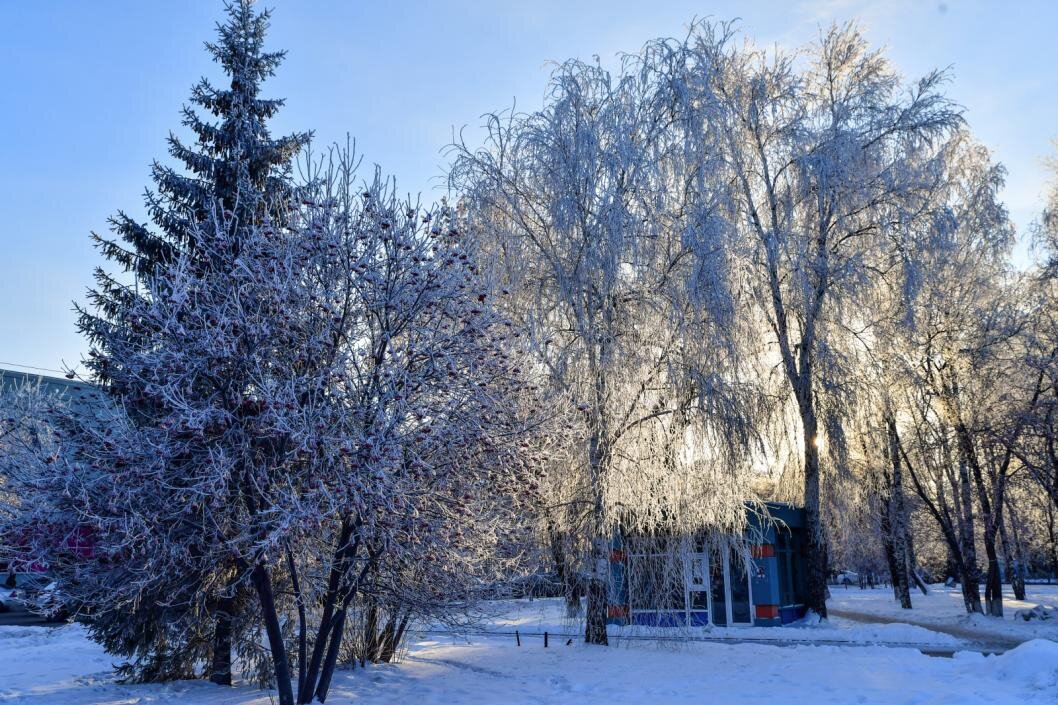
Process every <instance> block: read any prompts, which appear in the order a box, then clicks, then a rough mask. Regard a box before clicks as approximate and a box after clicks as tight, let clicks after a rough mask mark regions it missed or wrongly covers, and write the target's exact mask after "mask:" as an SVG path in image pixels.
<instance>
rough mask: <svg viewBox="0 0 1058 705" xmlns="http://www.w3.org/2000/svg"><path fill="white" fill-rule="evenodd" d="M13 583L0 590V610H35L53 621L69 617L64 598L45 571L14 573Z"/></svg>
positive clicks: (60, 620)
mask: <svg viewBox="0 0 1058 705" xmlns="http://www.w3.org/2000/svg"><path fill="white" fill-rule="evenodd" d="M14 583H15V585H14V587H13V588H9V589H5V590H0V605H2V606H3V607H2V609H0V612H35V613H37V614H39V615H41V616H42V617H44V618H45V619H47V620H49V621H55V622H62V621H65V620H67V619H69V618H70V611H69V609H68V608H67V605H66V600H65V598H64V597H63V596H62V594H61V593H60V592H59V590H58V585H57V584H56V582H55V580H54V579H53V578H52V577H51V576H50V575H48V574H47V573H16V574H15V580H14Z"/></svg>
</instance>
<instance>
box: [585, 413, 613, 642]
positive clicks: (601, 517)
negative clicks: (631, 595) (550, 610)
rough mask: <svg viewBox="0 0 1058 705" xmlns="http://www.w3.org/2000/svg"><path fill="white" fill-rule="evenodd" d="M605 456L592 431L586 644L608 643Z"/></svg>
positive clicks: (603, 444) (590, 444)
mask: <svg viewBox="0 0 1058 705" xmlns="http://www.w3.org/2000/svg"><path fill="white" fill-rule="evenodd" d="M600 425H601V424H600ZM608 458H609V453H608V449H607V448H605V443H604V442H603V440H602V439H601V438H600V434H598V433H593V434H592V436H591V438H590V439H589V441H588V463H589V464H590V466H591V468H590V469H591V485H592V494H593V497H592V519H591V528H592V541H591V566H590V569H589V571H588V572H589V576H588V586H587V593H588V600H587V602H588V609H587V614H586V615H585V619H584V641H585V643H588V644H599V645H603V646H605V645H607V644H609V643H610V642H609V639H608V638H607V636H606V613H607V606H608V604H607V603H608V597H609V595H608V594H607V593H608V580H609V565H610V564H609V560H610V552H609V545H610V537H609V536H607V535H606V533H607V532H606V516H605V513H604V508H603V495H602V478H603V474H604V472H603V469H604V466H605V464H606V463H607V461H608Z"/></svg>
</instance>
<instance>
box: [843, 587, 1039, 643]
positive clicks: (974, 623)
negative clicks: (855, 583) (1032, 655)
mask: <svg viewBox="0 0 1058 705" xmlns="http://www.w3.org/2000/svg"><path fill="white" fill-rule="evenodd" d="M1004 587H1006V586H1004ZM1027 598H1028V599H1026V600H1024V601H1020V600H1015V599H1014V596H1013V595H1011V594H1009V593H1008V592H1007V591H1006V590H1005V591H1004V596H1003V603H1004V604H1003V607H1004V614H1003V617H1002V618H997V617H986V616H984V615H982V614H975V615H968V614H966V610H965V609H964V608H963V602H962V594H961V593H960V592H959V590H957V589H953V588H947V587H944V586H943V585H933V586H931V587H930V593H929V594H928V595H922V594H921V593H918V592H916V593H914V594H912V596H911V604H912V609H910V610H905V609H901V608H900V605H899V604H898V603H897V602H896V600H894V599H893V592H892V590H891V589H889V588H873V589H868V590H860V589H857V588H853V589H850V590H842V589H833V588H832V594H831V598H830V599H829V600H827V613H828V614H829V615H832V616H834V617H837V618H838V619H847V620H854V621H856V622H860V623H861V624H877V625H882V626H889V625H891V626H896V625H902V624H906V625H913V626H915V627H919V628H922V629H928V630H930V631H932V632H934V633H936V634H946V635H950V636H952V637H955V638H957V639H960V640H965V641H969V642H972V643H974V644H975V645H978V646H979V647H984V648H986V649H991V650H995V651H1003V650H1006V649H1010V648H1013V647H1015V646H1017V645H1018V644H1022V643H1024V642H1026V641H1029V640H1031V639H1040V638H1044V639H1051V640H1053V641H1058V620H1050V621H1046V622H1040V621H1032V622H1025V621H1023V620H1020V619H1016V618H1015V612H1016V611H1017V610H1023V609H1029V608H1031V607H1033V606H1035V605H1037V604H1042V605H1047V606H1050V607H1058V586H1055V585H1030V586H1029V591H1028V596H1027Z"/></svg>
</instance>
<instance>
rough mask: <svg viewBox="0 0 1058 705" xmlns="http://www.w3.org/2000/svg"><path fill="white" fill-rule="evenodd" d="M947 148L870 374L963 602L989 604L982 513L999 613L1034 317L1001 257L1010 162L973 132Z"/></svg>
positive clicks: (1032, 398) (1027, 407) (1028, 408)
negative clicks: (980, 549) (878, 369)
mask: <svg viewBox="0 0 1058 705" xmlns="http://www.w3.org/2000/svg"><path fill="white" fill-rule="evenodd" d="M940 157H941V159H940V161H938V162H937V164H938V165H939V166H940V171H939V172H938V177H939V182H938V183H939V188H938V191H937V197H936V198H937V200H936V205H935V206H934V207H933V208H932V209H931V217H930V218H929V219H928V221H927V222H926V223H925V225H924V227H921V228H919V229H918V230H917V234H916V240H915V243H914V246H913V248H912V249H909V250H908V251H907V252H908V257H909V262H908V266H907V269H906V278H905V279H904V282H905V285H904V286H903V287H902V288H898V289H896V290H894V291H893V292H892V293H891V296H890V298H889V304H888V305H889V306H890V307H891V308H890V313H889V316H888V319H887V320H884V321H883V322H882V324H881V325H880V326H879V328H878V331H877V334H876V336H875V337H876V340H877V343H876V345H875V348H876V350H877V351H878V352H879V353H880V355H879V359H880V360H883V361H884V362H883V363H882V364H883V365H884V367H885V371H884V372H883V373H881V374H879V375H878V376H877V378H876V381H875V383H874V384H875V389H876V390H878V392H879V393H882V394H884V396H885V398H886V399H887V404H888V405H887V406H886V407H885V414H884V415H885V416H886V420H885V424H886V428H887V429H888V430H887V435H888V438H889V439H890V443H889V447H890V448H891V450H890V451H889V453H890V455H891V457H892V458H894V459H896V460H897V461H898V462H900V463H901V464H902V465H903V467H904V468H905V469H906V471H907V474H908V479H909V480H910V481H911V485H912V487H913V488H914V491H915V492H916V494H917V495H918V497H919V499H920V500H921V502H922V503H923V506H924V508H925V510H926V511H927V512H928V514H929V515H930V516H931V518H932V519H933V520H934V521H935V523H936V526H937V528H938V529H939V531H940V532H941V534H942V536H943V537H944V540H945V542H946V543H947V547H948V552H949V555H950V557H951V560H952V562H953V564H954V566H955V568H956V570H957V572H958V573H959V578H960V582H961V583H962V586H963V597H964V602H965V605H966V609H967V611H969V612H975V611H976V612H980V611H982V607H981V603H980V596H979V593H978V582H979V578H980V573H979V567H978V558H977V547H976V544H977V535H978V534H977V531H978V524H980V527H979V528H980V531H981V533H980V538H981V542H982V543H983V545H984V548H985V554H986V556H985V557H986V561H987V573H986V575H985V607H986V609H987V612H988V613H989V614H995V615H1001V614H1002V595H1001V589H1000V585H999V576H1000V565H999V563H1000V559H999V554H998V543H999V540H1000V538H1001V534H1003V533H1004V532H1005V527H1004V524H1003V512H1004V507H1005V506H1006V500H1005V493H1006V487H1007V484H1008V481H1009V478H1010V476H1011V475H1012V474H1013V472H1014V470H1015V465H1014V463H1015V462H1016V457H1015V453H1014V451H1013V449H1014V448H1015V447H1017V446H1018V445H1020V443H1021V438H1022V434H1023V433H1024V431H1025V428H1026V420H1027V418H1028V415H1030V414H1031V412H1032V410H1033V409H1034V407H1035V406H1036V404H1037V402H1038V400H1039V396H1040V389H1039V376H1038V375H1033V374H1032V373H1031V371H1030V370H1029V369H1028V368H1026V367H1025V366H1024V365H1022V364H1020V360H1021V359H1022V358H1023V352H1022V351H1023V348H1024V336H1023V333H1024V328H1025V323H1026V320H1027V319H1026V315H1025V314H1026V311H1025V310H1024V309H1021V308H1019V307H1018V306H1017V305H1016V301H1017V300H1018V298H1019V294H1018V291H1019V288H1018V284H1017V282H1016V281H1015V280H1014V279H1013V278H1012V277H1011V273H1010V271H1009V269H1008V268H1007V265H1006V262H1007V261H1008V257H1007V255H1008V253H1009V249H1010V247H1011V246H1012V243H1013V237H1014V235H1013V228H1012V226H1011V224H1010V222H1009V219H1008V217H1007V213H1006V209H1005V207H1004V206H1003V205H1002V203H1001V202H1000V201H999V198H998V192H999V189H1000V188H1001V187H1002V184H1003V179H1004V171H1003V169H1002V167H1001V166H999V165H997V164H995V163H993V162H992V161H991V159H990V155H989V154H988V152H987V150H985V149H984V148H983V147H982V146H980V145H979V144H977V143H975V142H974V141H973V139H972V138H971V137H970V136H969V135H967V134H966V133H958V134H957V135H955V136H954V137H953V138H952V139H951V140H950V141H949V142H948V143H947V144H946V145H945V148H944V149H943V150H942V152H941V154H940ZM886 305H887V304H885V303H884V302H883V303H881V304H880V308H884V307H885V306H886Z"/></svg>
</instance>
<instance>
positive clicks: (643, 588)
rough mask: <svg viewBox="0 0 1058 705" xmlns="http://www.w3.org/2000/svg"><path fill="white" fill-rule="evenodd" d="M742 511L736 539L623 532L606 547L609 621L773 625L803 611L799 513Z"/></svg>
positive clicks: (784, 508) (775, 506)
mask: <svg viewBox="0 0 1058 705" xmlns="http://www.w3.org/2000/svg"><path fill="white" fill-rule="evenodd" d="M765 509H766V515H765V513H763V512H760V511H749V510H747V519H748V526H747V529H746V532H745V534H744V535H743V536H741V537H732V536H723V535H716V534H705V533H703V534H700V535H697V536H671V535H669V536H664V535H662V536H659V535H655V536H651V537H642V536H630V535H626V534H625V533H624V532H619V533H618V534H617V535H616V536H615V537H614V539H613V543H612V548H611V552H610V608H609V623H611V624H616V625H629V624H631V625H641V626H658V627H701V626H706V625H713V626H721V627H736V626H780V625H783V624H787V623H789V622H793V621H795V620H797V619H800V618H801V617H803V616H804V615H805V604H804V594H805V580H804V576H805V570H804V566H805V546H806V541H805V535H804V532H805V517H804V510H803V509H801V508H798V507H794V506H791V505H788V504H779V503H768V504H767V505H765Z"/></svg>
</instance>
